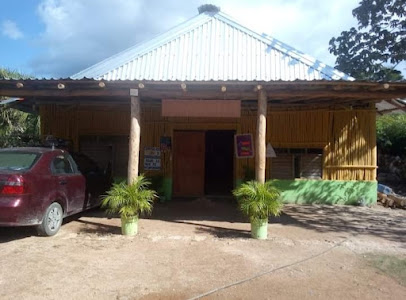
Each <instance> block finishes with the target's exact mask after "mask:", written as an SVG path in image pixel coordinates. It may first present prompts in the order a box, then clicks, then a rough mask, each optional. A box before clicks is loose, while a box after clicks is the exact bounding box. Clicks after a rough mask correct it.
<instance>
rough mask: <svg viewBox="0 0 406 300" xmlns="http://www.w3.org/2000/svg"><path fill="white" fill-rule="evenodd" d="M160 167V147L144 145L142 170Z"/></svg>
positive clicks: (158, 168)
mask: <svg viewBox="0 0 406 300" xmlns="http://www.w3.org/2000/svg"><path fill="white" fill-rule="evenodd" d="M160 169H161V149H160V148H159V147H145V149H144V170H160Z"/></svg>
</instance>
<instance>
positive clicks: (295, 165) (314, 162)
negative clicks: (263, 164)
mask: <svg viewBox="0 0 406 300" xmlns="http://www.w3.org/2000/svg"><path fill="white" fill-rule="evenodd" d="M275 153H276V157H274V158H271V179H295V178H306V179H321V178H322V164H323V163H322V158H323V150H322V149H306V148H293V149H290V148H289V149H288V148H279V149H278V148H276V149H275Z"/></svg>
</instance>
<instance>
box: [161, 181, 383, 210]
mask: <svg viewBox="0 0 406 300" xmlns="http://www.w3.org/2000/svg"><path fill="white" fill-rule="evenodd" d="M242 182H243V180H242V179H237V180H236V186H239V185H240V184H241V183H242ZM272 182H273V183H274V185H275V187H277V188H278V189H279V190H281V191H282V194H281V197H282V201H283V202H284V203H297V204H341V205H343V204H346V205H355V204H357V203H358V201H360V200H361V198H363V199H364V204H365V205H372V204H375V203H376V201H377V194H376V192H377V185H378V184H377V182H376V181H340V180H300V179H298V180H278V179H275V180H272ZM163 191H164V195H165V200H166V201H168V200H171V199H172V179H171V178H165V179H164V186H163Z"/></svg>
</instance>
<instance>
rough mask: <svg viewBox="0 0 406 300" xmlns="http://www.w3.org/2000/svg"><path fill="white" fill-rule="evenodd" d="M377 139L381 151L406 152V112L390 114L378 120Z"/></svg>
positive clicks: (401, 154) (392, 153)
mask: <svg viewBox="0 0 406 300" xmlns="http://www.w3.org/2000/svg"><path fill="white" fill-rule="evenodd" d="M376 141H377V145H378V149H379V151H380V153H384V154H391V155H399V156H403V155H405V153H406V114H388V115H385V116H382V117H380V118H378V119H377V121H376Z"/></svg>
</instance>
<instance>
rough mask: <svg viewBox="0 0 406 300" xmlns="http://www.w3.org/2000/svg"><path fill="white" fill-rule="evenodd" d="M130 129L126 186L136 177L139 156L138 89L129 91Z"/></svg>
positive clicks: (139, 110) (139, 113) (139, 115)
mask: <svg viewBox="0 0 406 300" xmlns="http://www.w3.org/2000/svg"><path fill="white" fill-rule="evenodd" d="M130 95H131V129H130V143H129V148H130V149H129V155H128V179H127V182H128V184H131V183H132V182H133V181H134V180H135V179H136V178H137V176H138V171H139V160H140V158H139V155H140V135H141V128H140V117H141V107H140V98H139V96H138V89H131V90H130Z"/></svg>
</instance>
